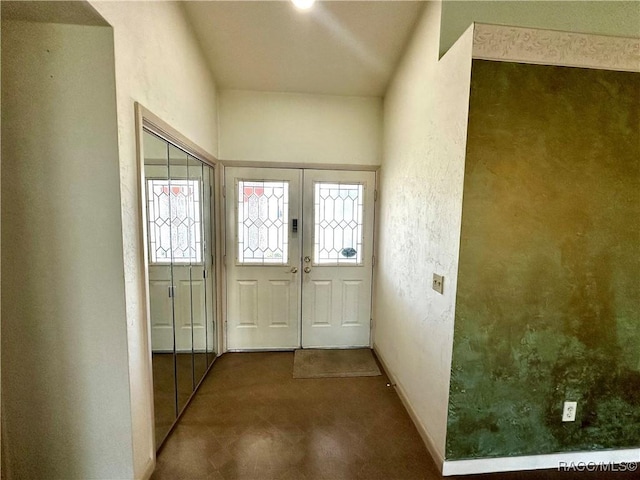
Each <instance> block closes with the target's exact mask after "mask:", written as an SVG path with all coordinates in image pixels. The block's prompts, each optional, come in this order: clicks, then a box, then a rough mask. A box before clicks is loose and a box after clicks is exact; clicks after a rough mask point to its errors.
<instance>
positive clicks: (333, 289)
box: [302, 170, 375, 348]
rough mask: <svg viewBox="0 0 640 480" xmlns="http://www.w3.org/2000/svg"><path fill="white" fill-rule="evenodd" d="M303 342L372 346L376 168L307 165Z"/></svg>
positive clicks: (326, 345) (329, 345)
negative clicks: (336, 168) (315, 167)
mask: <svg viewBox="0 0 640 480" xmlns="http://www.w3.org/2000/svg"><path fill="white" fill-rule="evenodd" d="M303 191H304V203H303V204H304V209H303V218H304V242H303V255H304V261H303V281H302V346H303V347H320V348H328V347H361V346H369V343H370V330H371V320H370V318H371V273H372V266H373V265H372V260H373V210H374V209H373V205H374V191H375V173H373V172H346V171H333V170H305V171H304V188H303Z"/></svg>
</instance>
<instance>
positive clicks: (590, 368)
mask: <svg viewBox="0 0 640 480" xmlns="http://www.w3.org/2000/svg"><path fill="white" fill-rule="evenodd" d="M458 274H459V276H458V291H457V299H456V315H455V334H454V347H453V348H454V350H453V361H452V376H451V385H450V398H449V417H448V430H447V453H446V456H447V458H448V459H462V458H479V457H492V456H513V455H531V454H543V453H552V452H560V451H581V450H599V449H608V448H625V447H637V446H639V445H640V74H637V73H626V72H610V71H602V70H587V69H578V68H566V67H550V66H540V65H524V64H513V63H500V62H489V61H481V60H475V61H474V62H473V69H472V81H471V101H470V117H469V130H468V145H467V159H466V167H465V179H464V198H463V214H462V230H461V249H460V266H459V272H458ZM565 400H574V401H577V402H578V409H577V417H576V421H575V422H572V423H562V422H561V415H562V405H563V402H564V401H565Z"/></svg>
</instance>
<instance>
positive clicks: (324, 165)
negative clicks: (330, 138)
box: [218, 160, 380, 172]
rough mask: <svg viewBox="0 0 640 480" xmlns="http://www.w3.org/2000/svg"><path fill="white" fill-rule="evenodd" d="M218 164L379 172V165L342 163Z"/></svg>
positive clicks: (226, 164) (256, 162)
mask: <svg viewBox="0 0 640 480" xmlns="http://www.w3.org/2000/svg"><path fill="white" fill-rule="evenodd" d="M218 162H219V163H220V164H222V165H224V166H225V167H250V168H292V169H296V170H354V171H358V172H377V171H378V170H380V165H358V164H343V163H336V164H333V163H297V162H272V161H267V162H262V161H259V160H218Z"/></svg>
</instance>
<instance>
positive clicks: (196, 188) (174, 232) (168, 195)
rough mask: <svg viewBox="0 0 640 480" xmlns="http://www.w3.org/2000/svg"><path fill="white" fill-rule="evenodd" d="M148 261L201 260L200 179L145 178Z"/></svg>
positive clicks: (183, 261) (187, 261) (184, 261)
mask: <svg viewBox="0 0 640 480" xmlns="http://www.w3.org/2000/svg"><path fill="white" fill-rule="evenodd" d="M147 197H148V198H147V208H148V220H149V250H150V252H149V253H150V261H151V263H169V262H173V263H201V262H202V233H201V232H202V226H201V222H200V183H199V181H198V180H166V179H164V180H163V179H148V180H147Z"/></svg>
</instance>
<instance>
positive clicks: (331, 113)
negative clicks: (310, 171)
mask: <svg viewBox="0 0 640 480" xmlns="http://www.w3.org/2000/svg"><path fill="white" fill-rule="evenodd" d="M381 136H382V99H380V98H377V97H346V96H335V95H312V94H295V93H275V92H252V91H244V90H223V91H222V92H221V93H220V158H221V159H222V160H251V161H268V162H295V163H330V164H358V165H379V164H380V158H381V152H380V149H381Z"/></svg>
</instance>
